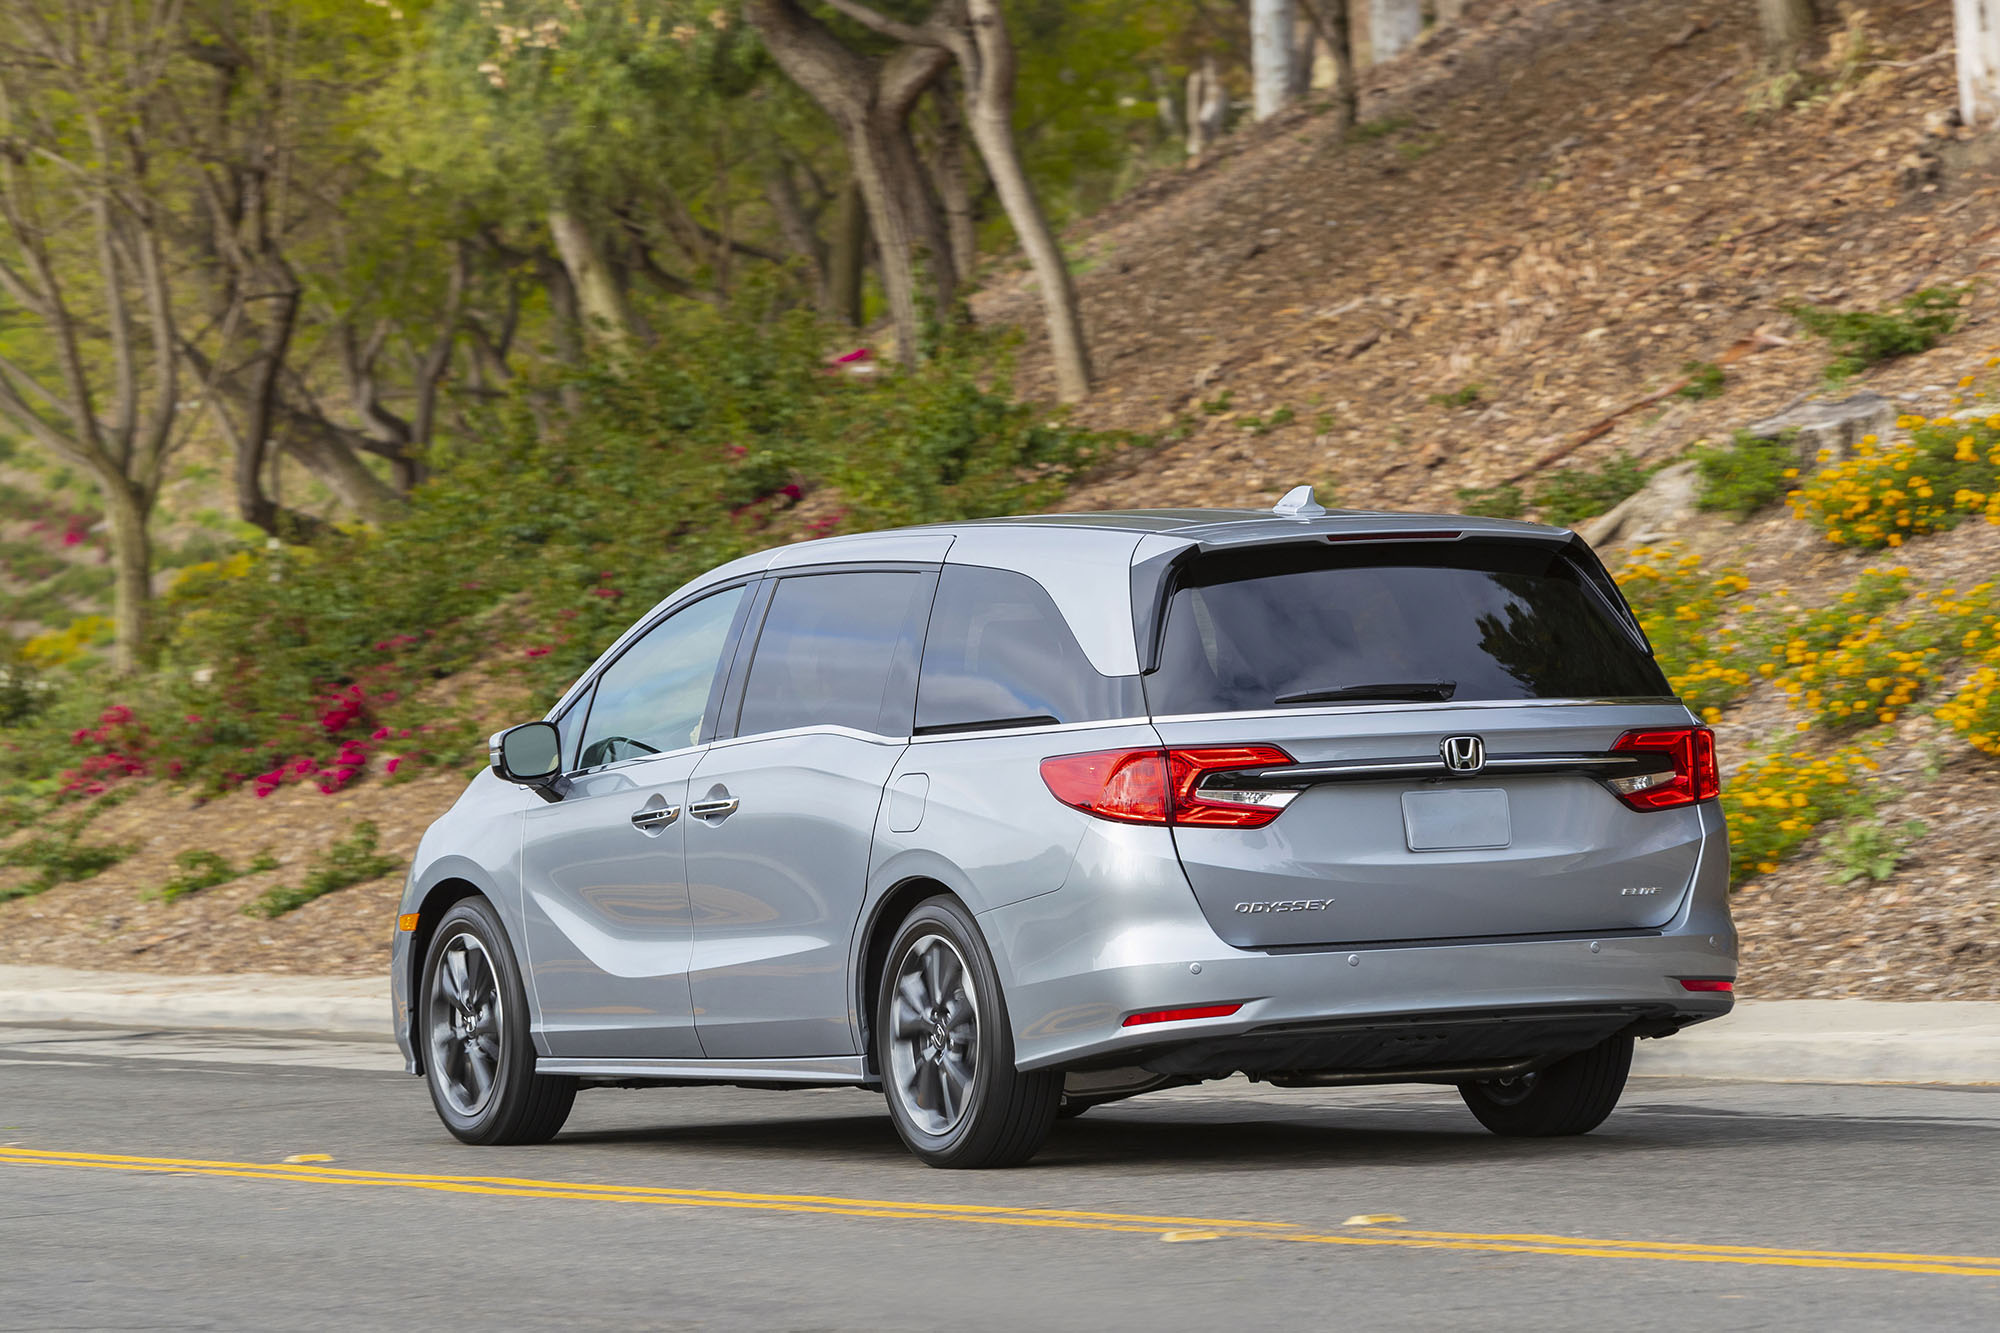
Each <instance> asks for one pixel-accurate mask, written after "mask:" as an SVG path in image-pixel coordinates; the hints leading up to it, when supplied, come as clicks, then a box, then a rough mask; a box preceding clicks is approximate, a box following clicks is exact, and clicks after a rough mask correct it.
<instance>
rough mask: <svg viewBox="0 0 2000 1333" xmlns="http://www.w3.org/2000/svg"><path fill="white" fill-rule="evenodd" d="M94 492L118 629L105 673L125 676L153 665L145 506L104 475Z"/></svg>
mask: <svg viewBox="0 0 2000 1333" xmlns="http://www.w3.org/2000/svg"><path fill="white" fill-rule="evenodd" d="M98 490H99V492H100V493H102V495H103V496H104V512H105V517H107V518H109V519H110V520H111V561H112V568H113V570H114V578H113V582H112V613H111V614H112V618H113V619H114V620H115V621H116V622H117V625H118V630H117V638H116V639H115V640H113V642H112V646H111V669H112V670H113V671H114V672H116V673H117V674H118V675H121V676H129V675H132V674H134V673H135V672H138V671H142V670H144V669H146V668H148V667H150V666H151V665H152V664H153V542H152V537H151V535H150V534H149V533H148V532H147V530H146V509H147V506H146V505H145V503H144V502H143V501H142V500H141V499H140V497H139V495H138V494H137V493H136V488H135V487H134V486H133V485H132V483H131V482H130V481H129V480H127V479H126V478H125V477H123V476H121V475H120V474H119V473H117V472H116V471H113V470H110V469H106V470H104V471H102V472H101V473H100V474H99V476H98Z"/></svg>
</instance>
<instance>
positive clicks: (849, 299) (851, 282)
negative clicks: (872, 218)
mask: <svg viewBox="0 0 2000 1333" xmlns="http://www.w3.org/2000/svg"><path fill="white" fill-rule="evenodd" d="M867 266H868V210H867V208H866V206H865V205H864V204H863V203H862V200H861V186H860V185H859V184H858V183H856V182H854V181H851V180H850V181H849V182H848V183H847V184H846V185H845V186H843V187H842V188H841V191H840V202H839V203H838V204H836V205H835V206H834V213H833V253H832V256H831V257H830V258H829V259H828V261H827V267H828V269H829V270H830V272H829V273H828V275H827V288H828V293H829V301H828V307H827V313H828V314H829V315H831V316H832V317H833V318H835V319H837V320H840V321H841V322H842V323H845V324H849V325H851V326H853V327H855V328H860V327H861V315H862V311H861V276H862V274H863V273H864V272H865V271H866V270H867Z"/></svg>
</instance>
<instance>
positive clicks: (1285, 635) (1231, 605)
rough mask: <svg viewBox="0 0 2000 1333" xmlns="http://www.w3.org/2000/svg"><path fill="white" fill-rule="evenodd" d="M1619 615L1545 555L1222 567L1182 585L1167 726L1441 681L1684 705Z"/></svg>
mask: <svg viewBox="0 0 2000 1333" xmlns="http://www.w3.org/2000/svg"><path fill="white" fill-rule="evenodd" d="M1613 617H1614V612H1613V611H1612V610H1611V609H1610V608H1609V607H1607V606H1606V604H1605V602H1604V601H1603V600H1602V597H1601V595H1600V594H1598V593H1597V592H1595V591H1594V590H1592V589H1591V588H1589V587H1587V586H1586V585H1585V582H1584V578H1583V575H1582V573H1581V572H1580V571H1579V570H1578V569H1577V568H1576V567H1575V566H1574V565H1572V564H1571V563H1570V562H1569V561H1568V560H1567V559H1566V558H1565V557H1564V556H1563V555H1562V554H1561V553H1560V552H1556V551H1552V550H1549V549H1548V548H1545V547H1540V546H1531V545H1511V544H1505V543H1496V542H1453V543H1451V544H1450V545H1449V546H1442V545H1440V546H1435V547H1433V546H1418V545H1416V544H1414V543H1412V544H1409V545H1404V546H1386V545H1385V546H1373V545H1371V547H1370V548H1369V549H1368V550H1367V551H1366V552H1360V551H1355V550H1348V551H1340V550H1328V549H1324V548H1316V547H1305V548H1287V549H1285V550H1283V551H1277V552H1260V553H1255V554H1248V555H1230V556H1211V557H1209V558H1208V559H1207V560H1205V561H1203V562H1201V563H1198V564H1196V565H1195V566H1193V567H1192V568H1191V569H1190V570H1188V571H1185V572H1184V573H1183V575H1182V577H1181V580H1180V583H1179V585H1178V587H1177V588H1176V590H1175V592H1174V594H1173V600H1172V603H1171V605H1170V606H1169V608H1168V611H1167V625H1166V638H1165V641H1164V644H1163V651H1162V656H1161V667H1160V671H1159V673H1158V674H1157V675H1156V676H1154V677H1150V678H1149V679H1148V681H1147V689H1146V692H1147V697H1148V699H1149V700H1150V702H1151V703H1152V706H1153V711H1154V712H1155V713H1156V714H1176V713H1212V712H1227V711H1236V710H1242V709H1265V708H1271V707H1273V706H1274V705H1275V704H1276V703H1277V700H1278V699H1279V698H1280V697H1281V696H1286V695H1294V694H1305V693H1314V692H1319V691H1329V690H1342V689H1346V690H1366V689H1368V688H1369V687H1380V686H1395V685H1398V684H1419V685H1421V684H1430V685H1432V686H1437V685H1438V684H1439V683H1441V682H1448V683H1449V686H1450V688H1449V692H1448V693H1446V692H1445V691H1443V690H1439V691H1438V692H1437V693H1434V694H1432V695H1431V696H1430V697H1432V698H1437V697H1449V698H1451V699H1454V700H1507V699H1557V698H1631V697H1641V696H1662V695H1667V694H1671V693H1672V691H1671V690H1670V689H1669V688H1668V687H1667V682H1666V678H1665V677H1664V676H1662V675H1661V674H1660V670H1659V668H1658V667H1657V666H1655V665H1654V663H1653V659H1652V658H1651V657H1650V656H1648V655H1647V654H1646V652H1645V651H1644V650H1643V649H1642V648H1641V647H1640V646H1639V644H1638V643H1637V642H1636V640H1635V639H1634V637H1633V635H1632V633H1631V632H1630V631H1629V630H1627V629H1626V628H1625V627H1624V626H1623V625H1622V624H1620V623H1619V622H1618V621H1617V620H1615V619H1614V618H1613ZM1385 693H1388V691H1385ZM1365 701H1366V700H1365V699H1352V700H1346V701H1339V702H1365ZM1322 702H1336V701H1330V700H1329V701H1322ZM1305 703H1306V701H1300V706H1305Z"/></svg>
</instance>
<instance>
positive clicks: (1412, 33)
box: [1368, 0, 1424, 65]
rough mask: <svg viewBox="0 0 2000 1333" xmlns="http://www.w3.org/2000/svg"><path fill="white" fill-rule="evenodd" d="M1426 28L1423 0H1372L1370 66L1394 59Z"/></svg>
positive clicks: (1369, 26)
mask: <svg viewBox="0 0 2000 1333" xmlns="http://www.w3.org/2000/svg"><path fill="white" fill-rule="evenodd" d="M1423 31H1424V7H1423V4H1422V0H1369V4H1368V56H1369V62H1368V63H1370V64H1371V65H1379V64H1381V63H1382V62H1383V61H1385V60H1393V59H1395V58H1396V57H1397V56H1399V55H1401V54H1402V53H1403V52H1404V51H1407V50H1408V49H1409V48H1410V44H1411V43H1413V42H1415V41H1416V40H1417V38H1418V37H1421V36H1422V35H1423Z"/></svg>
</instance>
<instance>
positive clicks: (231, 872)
mask: <svg viewBox="0 0 2000 1333" xmlns="http://www.w3.org/2000/svg"><path fill="white" fill-rule="evenodd" d="M277 868H278V862H277V858H275V857H273V856H272V855H271V854H270V853H269V852H259V853H257V855H256V856H255V857H254V858H252V860H251V862H250V864H249V865H248V866H245V867H244V868H243V869H241V870H238V869H237V868H236V867H235V866H233V865H231V864H230V863H229V860H228V858H227V857H225V856H223V855H222V854H221V853H220V852H211V851H204V850H202V849H199V848H194V849H190V850H188V851H185V852H182V853H181V854H180V855H178V856H176V857H175V858H174V873H173V874H172V875H171V876H169V877H168V879H167V882H166V883H165V884H163V885H161V886H160V889H159V892H158V893H157V894H155V895H154V896H155V897H158V898H161V899H163V900H165V901H167V902H173V901H175V900H176V899H179V898H185V897H187V896H188V895H189V894H191V893H200V892H201V891H202V890H203V889H212V888H215V887H216V886H217V885H219V884H227V883H229V882H230V881H231V880H234V879H241V878H242V877H243V876H245V875H255V874H259V873H261V872H263V871H266V870H276V869H277Z"/></svg>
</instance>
